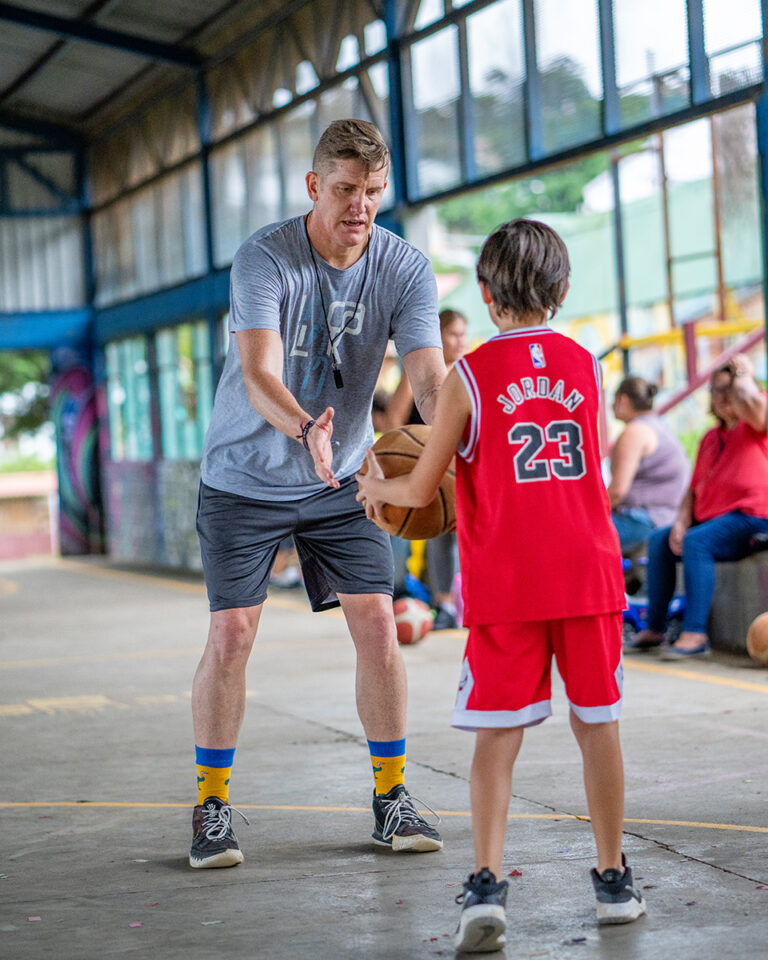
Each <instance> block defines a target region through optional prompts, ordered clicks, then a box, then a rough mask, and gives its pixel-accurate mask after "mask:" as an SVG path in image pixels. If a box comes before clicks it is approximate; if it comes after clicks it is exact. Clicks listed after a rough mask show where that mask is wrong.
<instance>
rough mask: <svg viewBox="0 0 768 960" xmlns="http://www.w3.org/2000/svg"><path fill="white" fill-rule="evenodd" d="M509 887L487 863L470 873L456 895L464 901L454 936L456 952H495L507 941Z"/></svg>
mask: <svg viewBox="0 0 768 960" xmlns="http://www.w3.org/2000/svg"><path fill="white" fill-rule="evenodd" d="M508 889H509V884H508V883H507V881H506V880H502V881H501V883H499V882H498V881H497V880H496V877H495V876H494V875H493V874H492V873H491V871H490V870H489V869H488V868H487V867H483V869H482V870H481V871H480V872H479V873H473V874H470V877H469V879H468V880H466V881H465V882H464V892H463V893H460V894H459V895H458V897H456V903H461V904H463V907H462V911H461V918H460V919H459V926H458V929H457V930H456V935H455V936H454V938H453V944H454V946H455V947H456V952H457V953H492V952H493V951H494V950H501V949H502V948H503V947H504V946H505V945H506V942H507V938H506V937H505V936H504V931H505V930H506V928H507V912H506V907H507V890H508Z"/></svg>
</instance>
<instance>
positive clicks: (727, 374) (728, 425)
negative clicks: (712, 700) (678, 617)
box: [625, 354, 768, 660]
mask: <svg viewBox="0 0 768 960" xmlns="http://www.w3.org/2000/svg"><path fill="white" fill-rule="evenodd" d="M710 393H711V396H712V413H713V414H714V415H715V417H717V420H718V425H717V426H716V427H714V428H713V429H712V430H710V431H709V432H708V433H705V434H704V436H703V437H702V440H701V444H700V445H699V452H698V455H697V457H696V465H695V467H694V470H693V476H692V478H691V486H690V488H689V489H688V492H687V493H686V495H685V497H684V499H683V502H682V504H681V505H680V509H679V510H678V513H677V518H676V519H675V522H674V523H673V524H672V526H671V527H666V528H664V529H661V530H656V531H655V532H654V533H653V534H652V535H651V537H650V539H649V541H648V629H646V630H643V631H641V632H640V633H639V634H638V635H637V636H636V637H635V638H634V640H633V641H632V642H630V643H629V644H627V645H625V650H630V651H631V650H646V649H649V648H650V647H658V646H661V645H662V644H663V641H664V629H665V625H666V611H667V606H668V604H669V601H670V600H671V599H672V595H673V593H674V589H675V580H676V575H677V571H676V565H677V561H678V560H682V563H683V576H684V581H685V616H684V620H683V632H682V633H681V634H680V636H679V638H678V640H677V642H676V643H675V644H674V645H673V646H668V647H665V649H664V650H663V651H662V658H663V659H665V660H683V659H689V658H691V657H703V656H707V655H708V654H709V640H708V638H707V633H706V629H707V617H708V616H709V608H710V604H711V602H712V593H713V591H714V588H715V563H716V562H717V561H725V560H740V559H741V558H742V557H744V556H747V554H749V552H750V541H751V539H752V537H753V536H754V534H756V533H768V436H767V435H766V400H767V398H766V394H765V393H764V392H763V391H762V390H761V389H760V387H759V385H758V383H757V381H756V380H755V377H754V371H753V367H752V363H751V362H750V360H749V358H748V357H747V356H746V355H744V354H737V355H736V356H735V357H734V358H733V359H732V360H731V361H730V362H729V363H728V364H726V365H725V366H723V367H720V368H719V369H718V370H716V371H715V372H714V373H713V374H712V379H711V381H710Z"/></svg>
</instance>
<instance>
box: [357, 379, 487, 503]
mask: <svg viewBox="0 0 768 960" xmlns="http://www.w3.org/2000/svg"><path fill="white" fill-rule="evenodd" d="M471 412H472V405H471V403H470V400H469V396H468V394H467V391H466V389H465V388H464V384H463V383H462V380H461V377H460V376H459V374H458V373H457V372H456V370H451V372H450V373H449V374H448V377H447V378H446V381H445V383H444V384H443V386H442V388H441V389H440V395H439V397H438V400H437V410H436V411H435V419H434V422H433V424H432V429H431V430H430V433H429V437H428V439H427V443H426V445H425V447H424V450H423V452H422V454H421V456H420V457H419V459H418V461H417V463H416V466H415V467H414V468H413V470H412V471H411V472H410V473H408V474H404V475H403V476H401V477H392V478H391V479H390V480H386V479H384V478H383V476H382V474H381V469H380V468H379V466H378V463H377V462H376V457H375V455H374V453H373V452H372V451H370V450H369V451H368V453H367V454H366V461H367V463H368V473H367V474H365V476H363V475H361V474H359V473H358V474H357V482H358V485H359V487H360V490H359V492H358V494H357V499H358V500H359V501H360V502H361V503H365V505H366V513H367V514H368V516H369V517H370V518H371V519H374V513H375V511H374V507H373V506H372V504H375V503H391V504H393V505H395V506H403V507H423V506H425V505H426V504H428V503H429V502H430V501H431V500H432V498H433V497H434V495H435V493H436V492H437V488H438V487H439V486H440V481H441V480H442V478H443V475H444V474H445V471H446V469H447V468H448V465H449V464H450V462H451V458H452V457H453V455H454V454H455V453H456V449H457V448H458V446H459V444H460V442H461V435H462V433H463V432H464V426H465V424H466V422H467V419H468V417H469V416H470V414H471Z"/></svg>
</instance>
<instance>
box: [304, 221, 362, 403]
mask: <svg viewBox="0 0 768 960" xmlns="http://www.w3.org/2000/svg"><path fill="white" fill-rule="evenodd" d="M308 219H309V215H307V216H306V217H304V233H305V234H306V237H307V244H308V245H309V255H310V256H311V257H312V266H313V267H314V268H315V279H316V280H317V289H318V290H319V291H320V305H321V306H322V308H323V319H324V320H325V329H326V330H327V331H328V342H329V343H330V345H331V365H332V367H333V382H334V383H335V384H336V388H337V389H338V390H341V388H342V387H343V386H344V380H343V379H342V376H341V369H340V367H339V363H338V362H337V360H336V344H337V343H338V341H339V340H340V339H341V336H342V334H343V333H344V331H345V330H346V329H347V327H348V326H349V325H350V323H352V321H353V320H354V319H355V317H356V316H357V311H358V310H359V309H360V301H361V300H362V299H363V291H364V290H365V284H366V281H367V279H368V266H369V264H370V261H371V258H370V254H369V250H368V248H369V247H370V245H371V235H370V233H369V234H368V240H367V242H366V244H365V250H364V251H363V256H364V257H365V270H364V271H363V282H362V283H361V284H360V293H359V294H358V295H357V303H356V304H355V310H354V312H353V314H352V316H351V317H350V318H349V320H347V321H346V322H345V323H344V326H343V327H342V328H341V330H339V332H338V333H337V334H336V336H335V337H334V336H333V334H332V333H331V325H330V323H329V322H328V310H327V309H326V306H325V297H324V296H323V285H322V283H321V282H320V271H319V269H318V267H317V260H316V259H315V250H314V247H313V246H312V241H311V240H310V239H309V230H308V229H307V220H308Z"/></svg>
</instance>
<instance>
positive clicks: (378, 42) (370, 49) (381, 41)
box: [363, 20, 387, 57]
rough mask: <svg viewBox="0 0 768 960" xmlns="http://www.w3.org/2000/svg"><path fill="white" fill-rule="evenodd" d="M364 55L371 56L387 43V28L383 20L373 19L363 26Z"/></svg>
mask: <svg viewBox="0 0 768 960" xmlns="http://www.w3.org/2000/svg"><path fill="white" fill-rule="evenodd" d="M363 41H364V43H365V55H366V56H367V57H372V56H373V55H374V53H379V52H380V51H382V50H383V49H384V48H385V47H386V45H387V28H386V25H385V23H384V21H383V20H373V21H371V23H368V24H366V25H365V26H364V27H363Z"/></svg>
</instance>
